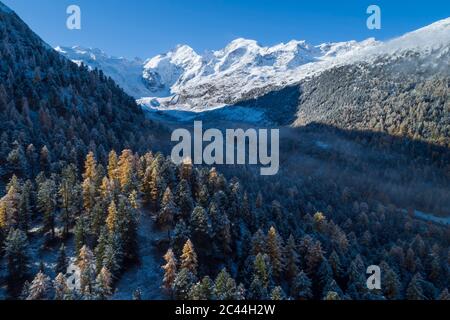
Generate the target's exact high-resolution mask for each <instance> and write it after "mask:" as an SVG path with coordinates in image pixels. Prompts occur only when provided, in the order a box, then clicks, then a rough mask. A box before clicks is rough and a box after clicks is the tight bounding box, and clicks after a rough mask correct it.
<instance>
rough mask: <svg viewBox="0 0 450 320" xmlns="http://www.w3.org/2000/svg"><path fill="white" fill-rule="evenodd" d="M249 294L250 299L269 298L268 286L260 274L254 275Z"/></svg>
mask: <svg viewBox="0 0 450 320" xmlns="http://www.w3.org/2000/svg"><path fill="white" fill-rule="evenodd" d="M248 295H249V299H250V300H266V299H267V298H268V293H267V286H265V285H264V282H263V281H262V280H261V279H260V278H259V277H258V276H255V277H253V281H252V283H251V284H250V288H249V292H248Z"/></svg>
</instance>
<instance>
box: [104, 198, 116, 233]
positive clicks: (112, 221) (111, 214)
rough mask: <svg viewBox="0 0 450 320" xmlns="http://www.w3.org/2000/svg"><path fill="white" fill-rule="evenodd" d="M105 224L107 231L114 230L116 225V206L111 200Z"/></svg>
mask: <svg viewBox="0 0 450 320" xmlns="http://www.w3.org/2000/svg"><path fill="white" fill-rule="evenodd" d="M106 226H107V227H108V230H109V232H114V231H115V229H116V227H117V207H116V203H115V201H114V200H113V201H112V202H111V204H110V205H109V207H108V217H107V218H106Z"/></svg>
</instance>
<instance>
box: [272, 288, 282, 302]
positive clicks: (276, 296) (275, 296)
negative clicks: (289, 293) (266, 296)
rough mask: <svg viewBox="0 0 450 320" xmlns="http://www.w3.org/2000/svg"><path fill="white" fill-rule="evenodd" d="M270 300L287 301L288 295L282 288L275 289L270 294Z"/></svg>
mask: <svg viewBox="0 0 450 320" xmlns="http://www.w3.org/2000/svg"><path fill="white" fill-rule="evenodd" d="M270 299H271V300H273V301H281V300H286V295H285V294H284V292H283V289H282V288H281V287H280V286H277V287H275V288H273V290H272V292H271V293H270Z"/></svg>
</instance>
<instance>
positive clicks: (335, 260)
mask: <svg viewBox="0 0 450 320" xmlns="http://www.w3.org/2000/svg"><path fill="white" fill-rule="evenodd" d="M328 262H329V263H330V266H331V269H332V270H333V275H334V278H336V279H338V280H339V279H341V278H342V277H343V270H342V264H341V259H340V258H339V255H338V254H337V253H336V251H334V250H333V252H332V253H331V255H330V257H329V258H328Z"/></svg>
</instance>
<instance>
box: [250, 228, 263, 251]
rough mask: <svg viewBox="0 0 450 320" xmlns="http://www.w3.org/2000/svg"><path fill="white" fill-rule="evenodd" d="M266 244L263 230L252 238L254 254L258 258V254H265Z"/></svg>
mask: <svg viewBox="0 0 450 320" xmlns="http://www.w3.org/2000/svg"><path fill="white" fill-rule="evenodd" d="M265 243H266V239H265V237H264V233H263V232H262V230H261V229H259V230H258V231H257V232H256V233H255V234H254V235H253V238H252V254H253V255H254V256H257V255H258V254H260V253H262V254H264V253H265Z"/></svg>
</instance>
